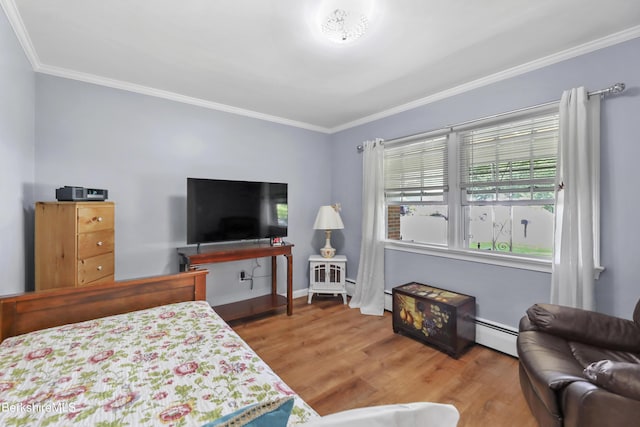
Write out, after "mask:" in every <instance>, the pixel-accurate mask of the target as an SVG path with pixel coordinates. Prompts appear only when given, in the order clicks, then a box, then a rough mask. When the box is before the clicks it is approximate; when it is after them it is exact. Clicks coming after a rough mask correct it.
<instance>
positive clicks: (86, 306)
mask: <svg viewBox="0 0 640 427" xmlns="http://www.w3.org/2000/svg"><path fill="white" fill-rule="evenodd" d="M207 274H208V271H207V270H192V271H187V272H184V273H179V274H171V275H165V276H154V277H145V278H141V279H133V280H123V281H119V282H110V283H103V284H98V285H92V286H87V287H83V288H68V289H56V290H50V291H39V292H28V293H24V294H20V295H12V296H7V297H2V298H0V341H2V340H4V339H5V338H7V337H12V336H15V335H20V334H25V333H27V332H31V331H36V330H38V329H45V328H51V327H54V326H60V325H65V324H68V323H75V322H82V321H85V320H91V319H97V318H99V317H105V316H111V315H114V314H122V313H128V312H130V311H135V310H143V309H146V308H151V307H157V306H160V305H165V304H171V303H176V302H183V301H195V300H205V299H206V275H207Z"/></svg>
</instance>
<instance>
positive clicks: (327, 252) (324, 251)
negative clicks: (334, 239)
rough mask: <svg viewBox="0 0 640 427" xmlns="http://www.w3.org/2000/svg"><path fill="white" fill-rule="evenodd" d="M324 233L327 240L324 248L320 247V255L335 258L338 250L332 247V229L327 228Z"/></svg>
mask: <svg viewBox="0 0 640 427" xmlns="http://www.w3.org/2000/svg"><path fill="white" fill-rule="evenodd" d="M324 235H325V237H326V238H327V241H326V242H325V243H324V248H320V255H322V256H323V257H324V258H333V257H334V256H335V255H336V250H335V248H332V247H331V230H325V231H324Z"/></svg>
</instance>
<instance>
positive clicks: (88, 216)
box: [35, 202, 115, 290]
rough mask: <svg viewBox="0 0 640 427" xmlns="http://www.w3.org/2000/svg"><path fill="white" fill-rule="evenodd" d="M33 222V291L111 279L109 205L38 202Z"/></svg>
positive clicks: (111, 217)
mask: <svg viewBox="0 0 640 427" xmlns="http://www.w3.org/2000/svg"><path fill="white" fill-rule="evenodd" d="M35 222H36V224H35V288H36V290H45V289H56V288H69V287H79V286H86V285H92V284H96V283H100V282H105V281H112V280H113V279H114V270H115V268H114V264H115V262H114V248H115V229H114V223H115V206H114V204H113V202H38V203H36V211H35Z"/></svg>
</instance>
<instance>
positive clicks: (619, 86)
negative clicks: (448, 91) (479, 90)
mask: <svg viewBox="0 0 640 427" xmlns="http://www.w3.org/2000/svg"><path fill="white" fill-rule="evenodd" d="M625 88H626V85H625V84H624V83H616V84H614V85H611V86H609V87H607V88H604V89H600V90H594V91H593V92H587V96H595V95H600V96H605V95H617V94H619V93H622V92H624V90H625ZM558 102H560V100H557V101H551V102H545V103H543V104H538V105H533V106H531V107H524V108H520V109H518V110H512V111H507V112H506V113H499V114H494V115H492V116H486V117H482V118H479V119H473V120H468V121H466V122H462V123H458V124H455V125H450V126H446V127H444V128H441V129H434V130H430V131H428V132H421V133H417V134H414V135H409V136H403V137H400V138H394V139H390V140H389V141H387V143H395V142H399V141H401V140H406V139H413V138H419V137H421V136H425V135H428V134H433V133H436V132H441V131H444V130H446V129H453V128H456V127H460V126H465V125H469V124H471V123H475V122H480V121H483V120H489V119H495V118H498V117H501V116H506V115H507V114H514V113H521V112H524V111H527V110H533V109H535V108H543V107H547V106H550V105H553V104H556V103H558ZM356 150H358V153H362V152H363V151H364V146H363V145H358V146H357V147H356Z"/></svg>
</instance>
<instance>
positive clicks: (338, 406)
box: [231, 297, 536, 427]
mask: <svg viewBox="0 0 640 427" xmlns="http://www.w3.org/2000/svg"><path fill="white" fill-rule="evenodd" d="M231 326H232V327H233V328H234V330H236V332H237V333H238V334H239V335H240V336H241V337H242V338H243V339H244V340H245V341H246V342H247V343H248V344H249V345H250V346H251V347H252V348H253V349H254V350H255V351H256V352H257V353H258V354H259V355H260V357H261V358H262V359H263V360H264V361H265V362H267V363H268V364H269V365H270V366H271V367H272V368H273V370H274V371H275V372H276V373H277V374H278V375H279V376H280V377H281V378H282V379H283V380H284V381H285V382H286V383H287V384H288V385H289V386H290V387H292V388H293V389H294V390H295V391H296V392H297V393H298V394H299V395H300V396H301V397H302V398H303V399H304V400H305V401H306V402H307V403H308V404H309V405H311V406H312V407H313V408H314V409H315V410H316V411H317V412H318V413H319V414H320V415H326V414H329V413H332V412H337V411H342V410H346V409H352V408H357V407H363V406H372V405H384V404H391V403H406V402H417V401H429V402H440V403H450V404H453V405H454V406H455V407H456V408H457V409H458V411H459V412H460V422H459V423H458V426H459V427H464V426H468V427H475V426H492V427H500V426H509V427H511V426H519V427H528V426H531V427H535V426H536V423H535V420H534V419H533V417H532V416H531V414H530V412H529V408H528V407H527V404H526V402H525V401H524V398H523V397H522V393H521V391H520V385H519V382H518V361H517V359H516V358H513V357H511V356H508V355H505V354H503V353H500V352H497V351H493V350H491V349H488V348H486V347H482V346H480V345H475V346H474V347H472V348H471V349H470V350H469V351H467V352H466V353H465V354H464V355H462V356H461V357H460V358H459V359H458V360H455V359H453V358H451V357H449V356H447V355H446V354H444V353H441V352H440V351H437V350H435V349H433V348H431V347H428V346H426V345H424V344H422V343H419V342H417V341H415V340H413V339H411V338H408V337H405V336H402V335H397V334H394V333H393V330H392V326H391V314H390V313H388V312H385V314H384V316H380V317H378V316H364V315H361V314H360V311H359V310H356V309H350V308H349V307H348V305H343V304H342V300H341V298H340V297H338V299H336V298H333V297H332V298H322V297H314V301H313V303H312V304H310V305H308V304H307V303H306V297H304V298H298V299H296V300H295V301H294V309H293V315H292V316H286V314H284V313H280V314H276V315H272V316H267V317H262V318H256V319H251V320H247V321H236V322H234V323H231Z"/></svg>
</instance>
